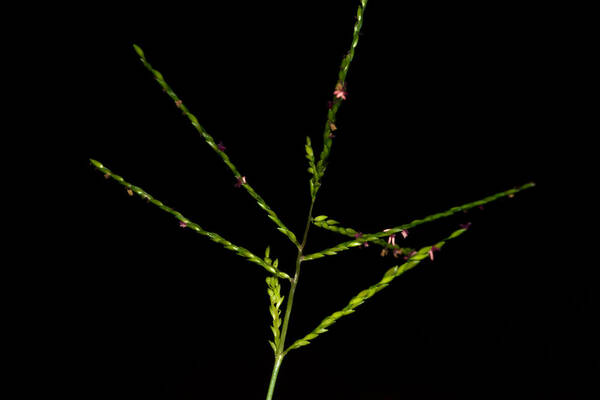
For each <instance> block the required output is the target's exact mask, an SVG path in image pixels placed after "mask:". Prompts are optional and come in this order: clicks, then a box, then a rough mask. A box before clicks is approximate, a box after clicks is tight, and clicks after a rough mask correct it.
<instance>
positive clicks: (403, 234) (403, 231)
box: [400, 229, 408, 239]
mask: <svg viewBox="0 0 600 400" xmlns="http://www.w3.org/2000/svg"><path fill="white" fill-rule="evenodd" d="M400 233H401V234H402V237H403V238H404V239H406V237H407V236H408V231H407V230H406V229H403V230H402V232H400Z"/></svg>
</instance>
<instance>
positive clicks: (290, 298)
mask: <svg viewBox="0 0 600 400" xmlns="http://www.w3.org/2000/svg"><path fill="white" fill-rule="evenodd" d="M366 3H367V0H362V1H361V3H360V5H359V7H358V11H357V15H356V23H355V25H354V32H353V39H352V43H351V46H350V50H349V51H348V53H347V54H346V55H345V56H344V58H343V60H342V63H341V66H340V70H339V74H338V79H337V83H336V86H335V89H334V91H333V98H332V101H331V106H330V109H329V111H328V115H327V120H326V122H325V127H324V132H323V137H322V138H323V146H322V149H321V152H320V153H319V156H318V158H317V157H316V154H315V151H314V149H313V146H312V141H311V139H310V137H307V138H306V144H305V151H306V158H307V160H308V172H309V173H310V180H309V183H310V198H311V202H310V207H309V210H308V217H307V221H306V225H305V228H304V232H303V233H302V236H300V237H299V236H296V234H294V232H292V231H291V230H290V229H289V228H288V227H287V226H286V225H285V224H284V223H283V222H282V221H281V219H280V218H279V216H278V215H277V214H276V213H275V211H274V210H273V209H271V208H270V207H269V206H268V205H267V203H266V202H265V200H264V199H263V198H262V197H261V196H260V195H259V194H258V193H256V191H255V190H254V189H253V188H252V186H251V185H250V184H249V183H248V181H247V180H246V178H245V177H244V176H243V175H242V174H241V173H240V172H239V171H238V169H237V168H236V167H235V165H234V164H233V162H232V161H231V160H230V158H229V156H228V155H227V153H226V151H225V150H226V149H225V148H224V147H223V146H222V145H221V144H220V143H216V142H215V140H214V139H213V137H212V136H211V135H210V134H208V132H207V131H206V130H205V129H204V128H203V127H202V125H200V123H199V121H198V119H197V118H196V117H195V116H194V115H193V114H192V113H191V112H190V111H189V110H188V109H187V107H186V106H185V105H184V104H183V101H182V100H181V99H180V98H179V97H178V96H177V95H176V94H175V92H174V91H173V90H172V89H171V87H170V86H169V85H168V84H167V82H166V81H165V79H164V77H163V76H162V74H161V73H160V72H159V71H157V70H156V69H154V68H153V67H152V66H151V65H150V63H149V62H148V61H147V59H146V56H145V54H144V52H143V51H142V49H141V48H140V47H138V46H137V45H134V49H135V51H136V53H137V54H138V55H139V56H140V58H141V61H142V63H143V64H144V66H145V67H146V68H147V69H148V70H149V71H150V72H151V73H152V74H153V76H154V77H155V79H156V81H157V82H158V83H159V85H160V86H161V87H162V89H163V91H164V92H165V93H166V94H167V95H168V96H169V97H170V98H171V99H172V100H173V101H174V103H175V105H176V107H177V108H179V109H180V110H181V111H182V112H183V114H184V115H185V116H186V117H187V118H188V119H189V121H190V122H191V124H192V125H193V126H194V128H195V129H196V130H197V131H198V132H199V133H200V135H201V136H202V137H203V138H204V140H205V141H206V143H207V144H208V145H209V146H210V147H211V148H212V149H213V150H214V151H215V152H216V153H217V154H218V155H219V156H220V157H221V159H222V160H223V162H224V163H225V164H226V165H227V167H228V168H229V169H230V170H231V172H232V173H233V175H234V177H235V179H237V184H236V186H238V187H240V188H244V189H245V190H246V191H247V192H248V193H249V194H250V196H251V197H253V198H254V199H255V200H256V202H257V204H258V205H259V206H260V208H262V209H263V210H264V211H265V212H266V213H267V216H268V218H269V219H271V220H272V221H273V223H274V224H275V225H276V228H277V230H279V231H280V232H281V233H282V234H283V235H285V236H286V237H287V238H288V239H289V241H290V242H291V243H292V244H293V245H294V246H295V247H296V249H297V256H296V262H295V269H294V271H293V272H288V273H286V272H285V271H283V270H282V269H281V268H280V265H279V261H278V260H277V259H275V260H273V259H271V258H270V255H271V254H270V247H268V246H267V249H266V251H265V254H264V256H263V257H260V256H258V255H256V254H253V253H252V252H251V251H250V250H248V249H246V248H244V247H241V246H238V245H236V244H234V243H232V242H230V241H229V240H227V239H225V238H224V237H222V236H221V235H219V234H218V233H215V232H210V231H207V230H205V229H204V228H202V227H201V226H200V225H198V224H196V223H194V222H192V221H191V220H189V219H188V218H186V217H185V216H184V215H182V214H181V213H180V212H178V211H176V210H174V209H172V208H170V207H168V206H167V205H165V204H164V203H162V202H161V201H160V200H157V199H155V198H154V197H153V196H151V195H150V194H149V193H147V192H146V191H144V190H143V189H141V188H140V187H138V186H135V185H133V184H131V183H129V182H127V181H126V180H125V179H124V178H123V177H121V176H119V175H117V174H115V173H113V172H112V171H111V170H109V169H108V168H106V167H105V166H104V165H103V164H101V163H100V162H98V161H96V160H93V159H91V160H90V161H91V163H92V164H93V165H94V166H95V167H96V168H97V169H98V170H99V171H101V172H102V173H103V174H104V175H105V177H107V178H112V179H114V180H116V181H117V182H119V183H120V184H121V185H123V186H125V187H126V189H127V191H128V193H129V194H130V195H134V194H136V195H138V196H140V197H142V198H143V199H145V200H146V201H148V202H150V203H152V204H154V205H156V206H157V207H159V208H160V209H162V210H164V211H166V212H168V213H170V214H172V215H173V216H174V217H175V218H177V219H178V220H179V223H180V226H181V227H183V228H186V229H192V230H194V231H196V232H197V233H199V234H201V235H204V236H207V237H208V238H210V239H211V240H212V241H214V242H216V243H219V244H221V245H223V246H224V247H225V248H226V249H229V250H231V251H233V252H235V253H236V254H238V255H240V256H242V257H244V258H246V259H247V260H248V261H250V262H252V263H255V264H257V265H259V266H261V267H262V268H264V269H265V270H266V271H267V272H268V274H269V275H268V277H267V278H266V283H267V293H268V295H269V299H270V306H269V311H270V314H271V316H272V319H273V324H272V326H271V330H272V333H273V340H271V341H270V344H271V347H272V349H273V352H274V356H275V362H274V366H273V372H272V375H271V379H270V382H269V386H268V393H267V400H269V399H272V398H273V393H274V389H275V383H276V381H277V376H278V373H279V369H280V367H281V365H282V362H283V359H284V358H285V356H286V355H287V354H288V353H289V352H290V351H292V350H295V349H298V348H300V347H303V346H306V345H308V344H310V342H311V341H312V340H314V339H315V338H316V337H317V336H319V335H321V334H323V333H325V332H326V331H327V329H328V328H329V327H330V326H331V325H333V324H334V323H335V322H336V321H337V320H338V319H340V318H341V317H343V316H345V315H348V314H351V313H353V312H354V311H355V310H356V308H357V307H358V306H360V305H361V304H362V303H363V302H365V301H366V300H368V299H369V298H370V297H372V296H373V295H374V294H375V293H377V292H378V291H380V290H382V289H383V288H385V287H386V286H388V285H389V284H390V282H391V281H392V280H393V279H395V278H396V277H398V276H399V275H401V274H403V273H404V272H405V271H407V270H409V269H411V268H414V267H415V266H416V265H418V264H419V263H420V262H421V261H423V260H425V259H427V258H429V259H431V260H433V259H434V254H435V252H436V251H439V250H440V249H442V247H443V246H445V244H446V243H447V242H448V241H449V240H452V239H454V238H456V237H458V236H460V235H462V234H463V233H464V232H465V231H466V230H467V229H468V225H462V226H461V227H460V228H459V229H456V230H454V231H452V232H450V233H449V234H448V235H447V236H446V237H445V238H443V239H442V240H439V241H437V242H435V243H430V244H428V245H426V246H423V247H421V248H419V249H412V248H409V247H402V246H400V245H398V244H396V234H401V235H402V236H404V237H405V236H406V235H407V234H408V230H409V229H411V228H413V227H416V226H418V225H421V224H425V223H428V222H432V221H435V220H438V219H441V218H445V217H449V216H451V215H453V214H456V213H458V212H463V211H466V210H468V209H471V208H474V207H479V206H482V205H484V204H486V203H489V202H491V201H494V200H496V199H499V198H501V197H506V196H512V195H514V194H515V193H517V192H519V191H521V190H524V189H527V188H530V187H532V186H534V184H533V183H528V184H525V185H523V186H521V187H518V188H513V189H510V190H506V191H503V192H500V193H497V194H494V195H491V196H488V197H486V198H483V199H481V200H478V201H474V202H471V203H467V204H463V205H461V206H457V207H452V208H451V209H449V210H447V211H444V212H441V213H437V214H433V215H430V216H427V217H425V218H422V219H417V220H414V221H412V222H410V223H407V224H403V225H399V226H395V227H391V228H389V229H386V230H384V231H381V232H376V233H368V234H366V233H361V232H360V231H357V230H355V229H353V228H350V227H346V226H342V225H341V224H340V223H339V222H337V221H335V220H333V219H329V218H328V217H327V216H325V215H320V216H316V217H313V208H314V205H315V202H316V198H317V194H318V192H319V190H320V188H321V182H322V178H323V176H324V174H325V171H326V169H327V162H328V159H329V155H330V152H331V147H332V145H333V139H334V138H335V136H334V134H333V132H334V131H335V130H336V129H337V127H336V114H337V112H338V110H339V108H340V106H341V104H342V103H343V101H344V100H345V99H346V94H347V93H346V76H347V73H348V69H349V66H350V64H351V62H352V59H353V57H354V52H355V48H356V46H357V44H358V39H359V33H360V29H361V27H362V22H363V13H364V9H365V6H366ZM311 225H315V226H317V227H320V228H322V229H327V230H330V231H333V232H336V233H338V234H340V235H343V236H347V237H348V238H349V240H344V241H342V242H340V243H338V244H337V245H335V246H332V247H329V248H325V249H323V250H321V251H318V252H314V253H311V254H305V253H304V249H305V246H306V242H307V238H308V233H309V229H310V226H311ZM368 243H372V244H374V245H377V246H380V247H381V248H382V255H387V254H388V253H391V254H393V256H394V258H399V257H400V259H401V260H403V262H402V263H398V264H397V265H394V266H393V267H391V268H389V269H388V270H387V271H386V272H385V273H384V274H383V276H382V278H381V280H380V281H379V282H377V283H376V284H374V285H372V286H370V287H368V288H367V289H365V290H362V291H361V292H359V293H358V294H357V295H356V296H354V297H353V298H352V299H350V301H349V302H348V304H347V305H346V306H345V307H344V308H343V309H341V310H339V311H337V312H334V313H333V314H331V315H329V316H328V317H326V318H325V319H323V320H322V321H321V322H320V323H319V324H318V325H317V326H316V327H315V328H314V329H313V330H312V331H310V332H309V333H308V334H306V335H305V336H303V337H301V338H299V339H297V340H295V341H294V342H292V343H291V344H290V345H288V346H287V347H286V345H285V343H286V336H287V333H288V327H289V322H290V316H291V313H292V307H293V302H294V295H295V292H296V289H297V285H298V282H299V277H300V272H301V266H302V264H303V263H304V262H307V261H311V260H314V259H317V258H322V257H326V256H332V255H336V254H337V253H339V252H342V251H346V250H350V249H352V248H354V247H359V246H364V245H367V244H368ZM281 280H283V281H287V282H289V289H288V290H287V292H285V288H283V287H282V285H281ZM284 294H285V296H284ZM286 298H287V302H286V303H285V309H284V310H283V309H282V306H283V305H284V300H285V299H286ZM282 314H283V315H282Z"/></svg>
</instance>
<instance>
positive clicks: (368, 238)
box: [304, 182, 535, 260]
mask: <svg viewBox="0 0 600 400" xmlns="http://www.w3.org/2000/svg"><path fill="white" fill-rule="evenodd" d="M534 186H535V183H533V182H531V183H527V184H525V185H523V186H521V187H518V188H514V189H510V190H506V191H504V192H500V193H496V194H494V195H491V196H488V197H486V198H484V199H481V200H477V201H474V202H472V203H467V204H463V205H462V206H458V207H452V208H451V209H449V210H447V211H444V212H441V213H438V214H433V215H430V216H428V217H425V218H421V219H416V220H414V221H412V222H410V223H408V224H404V225H400V226H396V227H393V228H390V229H388V230H386V231H385V232H383V231H382V232H377V233H370V234H363V235H362V236H361V237H359V238H356V239H355V240H351V241H347V242H343V243H340V244H338V245H336V246H334V247H330V248H328V249H324V250H321V251H319V252H316V253H313V254H309V255H306V256H304V260H315V259H317V258H321V257H325V256H332V255H335V254H337V253H338V252H340V251H344V250H348V249H350V248H352V247H356V246H360V245H361V244H363V243H365V242H373V241H375V240H377V239H379V238H382V237H386V236H390V235H391V234H393V233H397V232H400V231H403V230H405V229H410V228H414V227H415V226H417V225H421V224H425V223H427V222H432V221H435V220H437V219H441V218H445V217H449V216H451V215H453V214H456V213H458V212H461V211H465V210H468V209H471V208H474V207H479V206H481V205H484V204H486V203H489V202H492V201H494V200H497V199H499V198H502V197H506V196H511V195H514V194H515V193H517V192H520V191H521V190H525V189H528V188H531V187H534Z"/></svg>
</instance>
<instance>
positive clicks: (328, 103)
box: [327, 100, 333, 110]
mask: <svg viewBox="0 0 600 400" xmlns="http://www.w3.org/2000/svg"><path fill="white" fill-rule="evenodd" d="M327 108H329V109H330V110H331V109H332V108H333V101H331V100H329V101H328V102H327Z"/></svg>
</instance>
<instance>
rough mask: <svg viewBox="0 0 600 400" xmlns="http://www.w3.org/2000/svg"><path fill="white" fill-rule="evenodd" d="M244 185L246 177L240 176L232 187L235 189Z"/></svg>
mask: <svg viewBox="0 0 600 400" xmlns="http://www.w3.org/2000/svg"><path fill="white" fill-rule="evenodd" d="M245 184H246V177H245V176H242V177H240V178H238V180H237V182H236V184H235V185H234V186H235V187H236V188H239V187H241V186H242V185H245Z"/></svg>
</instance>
